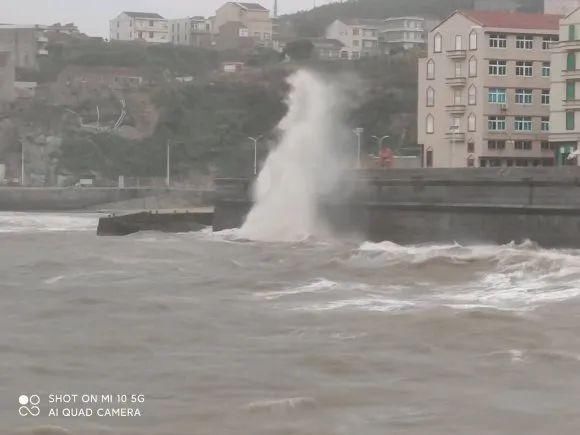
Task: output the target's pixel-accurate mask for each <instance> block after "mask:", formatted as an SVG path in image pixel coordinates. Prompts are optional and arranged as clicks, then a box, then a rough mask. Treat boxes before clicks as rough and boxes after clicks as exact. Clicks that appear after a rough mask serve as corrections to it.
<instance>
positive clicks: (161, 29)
mask: <svg viewBox="0 0 580 435" xmlns="http://www.w3.org/2000/svg"><path fill="white" fill-rule="evenodd" d="M110 39H111V41H113V40H117V41H145V42H151V43H157V44H164V43H167V42H169V29H168V26H167V20H166V19H165V18H163V17H162V16H161V15H159V14H155V13H149V12H122V13H121V14H119V16H118V17H117V18H115V19H113V20H111V22H110Z"/></svg>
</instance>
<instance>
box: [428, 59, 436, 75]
mask: <svg viewBox="0 0 580 435" xmlns="http://www.w3.org/2000/svg"><path fill="white" fill-rule="evenodd" d="M433 79H435V62H434V61H433V59H429V62H427V80H433Z"/></svg>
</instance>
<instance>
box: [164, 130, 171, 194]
mask: <svg viewBox="0 0 580 435" xmlns="http://www.w3.org/2000/svg"><path fill="white" fill-rule="evenodd" d="M166 163H167V168H166V171H165V174H166V177H165V185H166V186H167V187H169V186H171V139H168V140H167V157H166Z"/></svg>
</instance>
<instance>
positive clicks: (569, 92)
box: [566, 80, 576, 101]
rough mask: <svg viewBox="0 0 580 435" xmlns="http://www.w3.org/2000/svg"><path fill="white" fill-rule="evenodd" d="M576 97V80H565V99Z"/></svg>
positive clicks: (570, 99)
mask: <svg viewBox="0 0 580 435" xmlns="http://www.w3.org/2000/svg"><path fill="white" fill-rule="evenodd" d="M575 99H576V82H575V81H574V80H566V100H567V101H573V100H575Z"/></svg>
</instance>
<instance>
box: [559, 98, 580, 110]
mask: <svg viewBox="0 0 580 435" xmlns="http://www.w3.org/2000/svg"><path fill="white" fill-rule="evenodd" d="M562 106H563V107H564V108H565V109H580V100H563V101H562Z"/></svg>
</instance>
